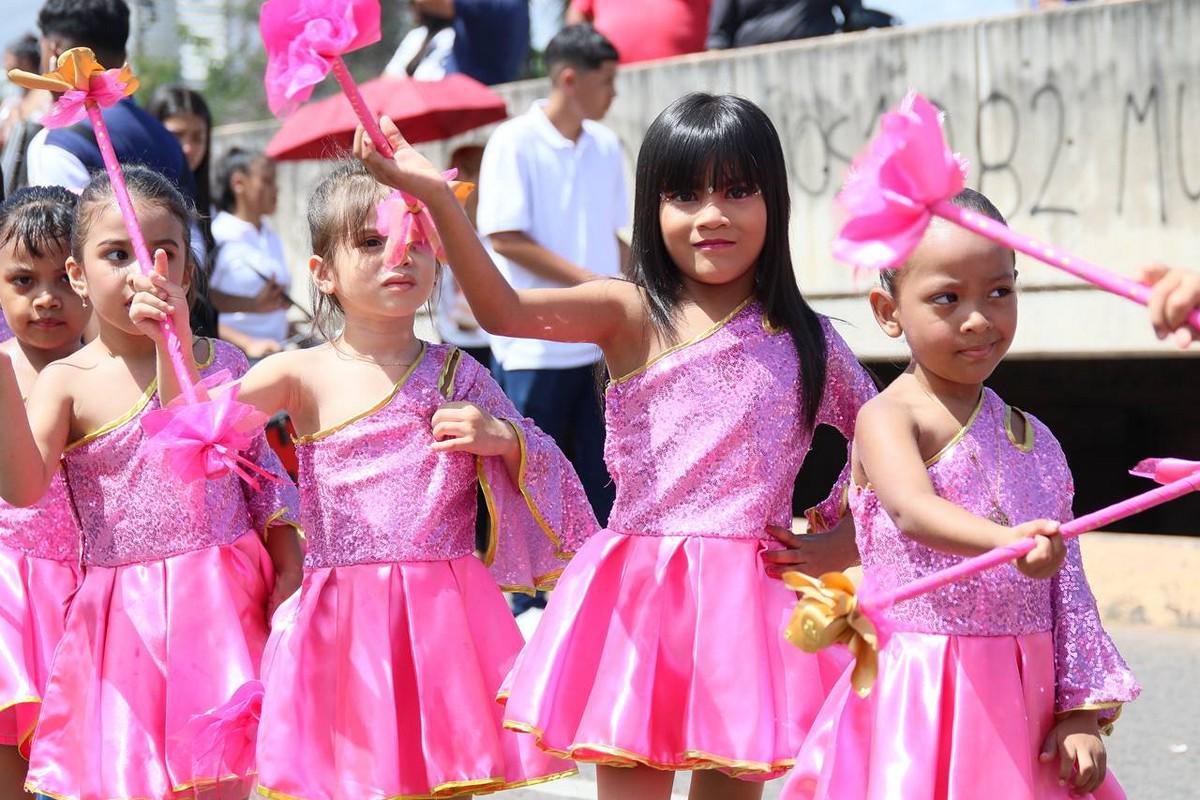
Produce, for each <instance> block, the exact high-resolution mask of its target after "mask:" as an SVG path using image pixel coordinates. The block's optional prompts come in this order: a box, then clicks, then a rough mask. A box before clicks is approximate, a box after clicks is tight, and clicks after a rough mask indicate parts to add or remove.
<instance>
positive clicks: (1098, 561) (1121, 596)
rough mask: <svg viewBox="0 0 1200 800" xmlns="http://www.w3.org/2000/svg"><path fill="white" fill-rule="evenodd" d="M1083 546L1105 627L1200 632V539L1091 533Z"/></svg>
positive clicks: (1090, 578)
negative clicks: (1192, 629)
mask: <svg viewBox="0 0 1200 800" xmlns="http://www.w3.org/2000/svg"><path fill="white" fill-rule="evenodd" d="M1080 544H1081V547H1082V549H1083V564H1084V568H1085V569H1086V570H1087V575H1088V581H1089V582H1090V583H1091V584H1092V592H1093V593H1094V594H1095V595H1096V603H1097V605H1099V607H1100V614H1101V616H1103V617H1104V621H1105V623H1107V624H1110V625H1111V624H1126V625H1150V626H1154V627H1160V628H1169V627H1186V628H1200V581H1197V579H1196V578H1197V575H1200V539H1197V538H1194V537H1189V536H1152V535H1150V534H1141V533H1089V534H1087V535H1085V536H1084V537H1083V538H1082V539H1081V540H1080Z"/></svg>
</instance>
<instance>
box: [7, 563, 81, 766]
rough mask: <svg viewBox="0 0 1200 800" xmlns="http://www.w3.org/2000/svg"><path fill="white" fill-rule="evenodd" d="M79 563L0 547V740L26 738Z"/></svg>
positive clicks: (24, 747)
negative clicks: (38, 556) (39, 556)
mask: <svg viewBox="0 0 1200 800" xmlns="http://www.w3.org/2000/svg"><path fill="white" fill-rule="evenodd" d="M78 585H79V567H78V566H77V565H76V564H74V563H70V562H65V561H52V560H50V559H47V558H33V557H31V556H27V555H25V554H24V553H19V552H17V551H15V550H9V549H7V548H4V547H0V745H9V746H14V747H19V748H20V750H21V755H23V756H25V757H26V758H28V757H29V742H30V740H31V739H32V738H33V729H34V726H36V725H37V718H38V710H39V709H40V707H41V705H42V696H43V693H44V692H45V691H46V680H47V679H48V678H49V676H50V662H51V660H52V659H53V657H54V648H55V647H57V646H58V640H59V639H61V638H62V634H63V625H64V622H65V620H66V617H67V603H68V601H69V600H70V599H71V595H72V594H73V593H74V592H75V588H76V587H77V586H78Z"/></svg>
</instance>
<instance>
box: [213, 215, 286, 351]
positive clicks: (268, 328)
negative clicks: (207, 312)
mask: <svg viewBox="0 0 1200 800" xmlns="http://www.w3.org/2000/svg"><path fill="white" fill-rule="evenodd" d="M212 232H213V239H215V240H216V243H217V246H218V250H217V263H216V264H215V265H214V266H213V273H212V281H211V286H212V288H214V289H217V290H219V291H222V292H225V293H226V294H236V295H239V296H241V297H253V296H255V295H256V294H258V293H259V292H260V291H261V290H262V288H263V286H264V285H265V284H266V282H267V280H271V279H274V281H275V282H276V283H278V284H279V285H280V286H282V287H283V288H284V290H287V288H288V287H289V286H290V285H291V282H292V276H291V273H290V272H288V268H287V262H286V261H285V260H284V257H283V243H282V242H281V241H280V240H279V237H278V236H277V235H276V234H275V232H274V231H273V230H271V229H270V228H269V227H268V226H267V223H266V221H265V220H264V221H263V223H262V226H261V227H260V228H255V227H254V226H253V225H251V224H250V223H249V222H246V221H245V220H243V219H239V218H237V217H235V216H234V215H233V214H230V213H229V212H227V211H222V212H221V213H219V214H217V216H216V218H215V219H214V220H213V224H212ZM221 323H222V324H225V325H229V326H230V327H231V328H234V329H236V330H238V331H241V332H242V333H244V334H246V335H247V336H253V337H255V338H256V339H271V340H274V341H276V342H282V341H283V340H284V339H286V338H287V335H288V320H287V311H285V310H283V309H280V310H278V311H267V312H264V313H258V312H255V313H237V314H222V315H221Z"/></svg>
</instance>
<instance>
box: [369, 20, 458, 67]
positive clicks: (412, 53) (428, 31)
mask: <svg viewBox="0 0 1200 800" xmlns="http://www.w3.org/2000/svg"><path fill="white" fill-rule="evenodd" d="M451 72H458V67H457V65H456V64H455V61H454V18H453V17H441V16H438V15H436V14H430V13H428V12H423V11H421V10H420V8H419V7H418V6H416V5H414V6H413V28H412V30H410V31H409V32H408V33H407V34H406V35H405V36H404V38H403V39H401V40H400V46H399V47H397V48H396V54H395V55H393V56H392V60H391V61H389V62H388V64H387V66H386V67H384V69H383V74H384V75H389V76H392V77H394V78H415V79H416V80H419V81H436V80H439V79H441V78H444V77H446V75H447V74H449V73H451Z"/></svg>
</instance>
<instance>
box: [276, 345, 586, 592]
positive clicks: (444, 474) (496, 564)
mask: <svg viewBox="0 0 1200 800" xmlns="http://www.w3.org/2000/svg"><path fill="white" fill-rule="evenodd" d="M451 401H454V402H466V403H472V404H474V405H475V406H477V407H479V408H480V409H482V410H483V411H485V412H487V413H489V414H491V415H492V416H493V417H495V418H497V419H501V420H505V421H507V422H508V423H509V424H510V425H511V426H512V427H513V430H514V431H515V433H516V435H517V438H518V440H519V444H520V449H521V461H520V468H519V475H518V476H517V479H516V480H513V479H512V478H511V477H510V476H509V474H508V472H507V468H506V467H505V465H504V461H503V460H502V459H500V458H480V459H477V458H476V457H475V456H473V455H471V454H470V453H465V452H454V453H443V452H438V451H435V450H434V449H433V443H434V439H433V430H432V420H433V415H434V413H435V412H436V411H437V410H438V408H440V407H441V406H443V405H445V404H446V403H448V402H451ZM296 454H297V457H298V459H299V462H300V485H301V487H302V489H301V509H302V511H301V516H302V520H303V526H304V531H305V534H306V536H307V538H308V552H307V554H306V556H305V562H304V564H305V567H306V568H307V569H310V570H311V569H326V568H331V567H337V566H345V565H353V564H369V563H383V562H403V561H448V560H452V559H456V558H460V557H463V556H467V555H470V554H471V553H473V552H474V550H475V513H476V487H477V486H479V485H482V486H483V487H484V493H485V495H486V497H487V503H488V508H489V511H490V512H492V513H491V520H490V522H489V532H490V533H489V545H488V551H487V552H486V553H484V554H483V556H484V561H485V563H487V564H488V566H489V567H490V570H491V573H492V576H493V577H494V578H495V579H496V580H497V582H498V583H499V584H500V585H501V586H506V587H510V588H513V589H518V588H519V589H522V590H530V589H532V588H533V587H535V586H539V587H545V586H549V585H550V584H552V583H553V580H554V579H555V578H556V577H557V575H558V573H559V572H561V571H562V559H563V558H566V557H568V555H569V553H571V552H573V551H574V550H575V548H576V547H578V546H579V545H580V544H581V543H582V542H583V540H584V539H586V538H587V537H588V536H590V535H591V534H592V533H593V532H594V531H595V530H596V518H595V516H593V514H592V511H591V508H590V507H589V506H588V504H587V497H586V495H584V493H583V487H582V486H581V485H580V483H579V478H578V477H577V476H576V475H575V472H574V471H573V470H572V469H571V465H570V463H569V462H568V461H567V459H566V457H565V456H563V454H562V453H561V452H559V450H558V448H557V447H556V446H555V445H554V440H553V439H551V438H550V437H549V436H547V435H546V434H544V433H542V432H541V431H540V430H538V429H537V427H536V426H534V424H533V422H532V421H531V420H527V419H522V418H521V416H520V414H518V413H517V410H516V409H515V408H513V405H512V402H511V401H510V400H509V399H508V398H507V397H505V396H504V393H503V392H502V391H501V390H500V387H499V386H498V385H497V384H496V382H495V381H494V380H493V379H492V377H491V375H490V374H489V373H488V371H487V370H486V369H485V368H484V367H482V366H481V365H480V364H479V363H478V362H476V361H474V360H473V359H472V358H471V357H470V356H466V355H464V354H463V353H462V351H460V350H457V349H456V348H452V347H448V346H445V345H425V346H424V349H423V351H422V354H421V356H420V358H419V360H418V361H417V362H416V364H415V366H414V367H413V368H412V369H411V371H410V372H409V374H407V375H406V376H403V377H401V379H400V381H399V382H398V383H397V384H396V386H395V387H394V388H393V390H392V392H391V394H390V395H389V396H388V397H386V398H383V399H382V400H381V402H379V403H377V404H376V405H375V406H374V407H373V408H370V409H368V410H366V411H365V412H364V413H362V414H359V415H358V416H356V417H354V418H352V419H350V420H347V421H346V422H343V423H342V424H340V425H338V426H335V427H334V428H331V429H329V430H327V431H323V432H321V433H317V434H313V435H312V436H309V437H302V438H301V439H298V440H297V442H296Z"/></svg>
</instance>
